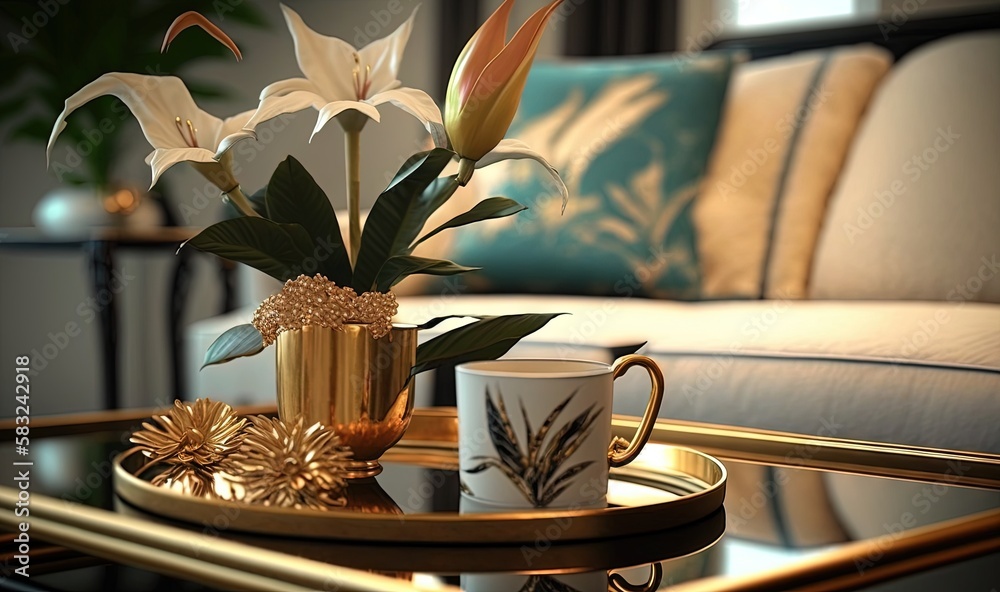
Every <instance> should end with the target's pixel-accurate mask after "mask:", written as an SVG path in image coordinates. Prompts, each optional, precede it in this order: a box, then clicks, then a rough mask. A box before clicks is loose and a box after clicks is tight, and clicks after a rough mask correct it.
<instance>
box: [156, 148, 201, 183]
mask: <svg viewBox="0 0 1000 592" xmlns="http://www.w3.org/2000/svg"><path fill="white" fill-rule="evenodd" d="M179 162H205V163H211V164H215V165H218V163H217V162H216V161H215V154H213V153H212V151H211V150H206V149H205V148H157V149H156V150H153V151H152V152H150V153H149V156H147V157H146V164H148V165H149V166H150V167H151V168H152V169H153V181H152V182H151V183H150V184H149V187H150V188H152V187H153V185H156V182H157V181H158V180H159V179H160V175H162V174H163V173H164V172H165V171H166V170H167V169H169V168H170V167H172V166H174V165H175V164H177V163H179Z"/></svg>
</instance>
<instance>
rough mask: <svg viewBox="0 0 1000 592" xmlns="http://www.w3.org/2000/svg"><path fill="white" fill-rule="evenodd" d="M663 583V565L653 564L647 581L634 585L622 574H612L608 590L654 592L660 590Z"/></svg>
mask: <svg viewBox="0 0 1000 592" xmlns="http://www.w3.org/2000/svg"><path fill="white" fill-rule="evenodd" d="M661 581H663V564H661V563H651V564H650V565H649V579H648V580H647V581H645V582H643V583H641V584H633V583H631V582H629V581H628V580H626V579H625V578H624V577H623V576H622V575H621V574H611V575H610V576H608V590H614V592H653V591H654V590H658V589H659V588H660V582H661Z"/></svg>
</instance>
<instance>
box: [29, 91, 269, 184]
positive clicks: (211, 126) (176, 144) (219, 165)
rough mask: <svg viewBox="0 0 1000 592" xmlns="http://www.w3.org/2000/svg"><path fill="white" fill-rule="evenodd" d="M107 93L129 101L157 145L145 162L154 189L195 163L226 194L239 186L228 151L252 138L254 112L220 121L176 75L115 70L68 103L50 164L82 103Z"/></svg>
mask: <svg viewBox="0 0 1000 592" xmlns="http://www.w3.org/2000/svg"><path fill="white" fill-rule="evenodd" d="M104 95H113V96H116V97H118V98H119V99H121V101H122V102H123V103H125V105H126V106H127V107H128V108H129V110H130V111H131V112H132V114H133V115H135V118H136V119H138V120H139V126H140V127H141V128H142V133H143V134H144V135H145V136H146V140H148V141H149V143H150V145H151V146H152V147H153V152H151V153H150V154H149V156H147V157H146V164H148V165H150V167H151V168H152V172H153V180H152V182H151V183H150V185H149V186H150V187H152V186H153V185H155V184H156V181H157V179H159V178H160V175H162V174H163V172H164V171H166V170H167V169H169V168H170V167H172V166H174V165H175V164H177V163H178V162H190V163H191V165H192V166H194V167H195V169H197V170H198V172H200V173H201V174H203V175H204V176H205V177H206V178H207V179H208V180H209V181H211V182H212V183H214V184H215V185H216V186H217V187H219V189H220V190H222V192H223V193H229V192H231V191H234V190H236V189H237V188H238V186H239V184H238V183H237V181H236V179H235V178H234V177H233V173H232V169H231V163H232V155H231V154H230V153H229V152H228V151H229V149H230V148H231V147H232V146H233V144H235V143H236V142H237V141H239V140H241V139H245V138H248V137H252V136H251V134H250V133H248V132H246V131H242V128H243V126H244V125H245V124H246V122H247V121H249V119H250V116H251V115H252V114H253V113H254V112H253V111H244V112H243V113H240V114H238V115H234V116H233V117H229V118H227V119H219V118H218V117H216V116H214V115H212V114H210V113H206V112H205V111H202V110H201V109H199V108H198V106H197V105H195V102H194V99H192V98H191V93H190V92H188V89H187V87H186V86H184V83H183V82H182V81H181V79H180V78H177V77H174V76H146V75H143V74H129V73H122V72H111V73H108V74H104V75H103V76H101V77H100V78H98V79H97V80H95V81H93V82H91V83H90V84H88V85H86V86H84V87H83V88H81V89H80V90H79V91H77V92H76V93H75V94H73V96H71V97H69V98H68V99H66V104H65V107H64V108H63V111H62V113H60V114H59V118H58V119H56V123H55V126H54V127H53V128H52V134H51V135H50V136H49V143H48V146H47V147H46V149H45V157H46V160H47V161H48V159H49V158H50V156H51V153H52V148H53V147H54V146H55V143H56V139H57V138H58V137H59V134H60V133H62V131H63V130H64V129H65V128H66V118H67V117H68V116H69V115H70V114H71V113H72V112H73V111H75V110H77V109H78V108H80V107H81V106H82V105H84V104H86V103H88V102H89V101H91V100H93V99H95V98H97V97H100V96H104Z"/></svg>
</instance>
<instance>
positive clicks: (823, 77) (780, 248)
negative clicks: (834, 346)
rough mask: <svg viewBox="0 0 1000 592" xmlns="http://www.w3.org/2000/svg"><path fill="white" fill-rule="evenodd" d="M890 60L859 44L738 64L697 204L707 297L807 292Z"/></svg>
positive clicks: (790, 295)
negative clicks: (843, 178)
mask: <svg viewBox="0 0 1000 592" xmlns="http://www.w3.org/2000/svg"><path fill="white" fill-rule="evenodd" d="M891 63H892V56H891V55H890V54H889V53H888V52H887V51H886V50H884V49H882V48H879V47H875V46H871V45H859V46H854V47H844V48H838V49H834V50H826V51H815V52H801V53H796V54H794V55H791V56H782V57H776V58H770V59H764V60H757V61H753V62H749V63H746V64H740V65H738V66H737V67H736V68H735V69H734V70H733V80H732V83H731V84H730V88H729V94H728V96H727V98H726V107H725V110H724V115H723V121H722V127H721V129H720V133H719V140H718V142H717V143H716V146H715V150H714V152H713V154H712V160H711V164H710V166H709V171H708V174H707V175H706V176H705V179H704V181H703V182H702V187H701V193H700V195H699V196H698V200H697V202H696V204H695V208H694V220H695V225H696V228H697V235H698V251H699V257H700V258H701V263H702V278H703V279H702V289H703V294H704V296H705V297H706V298H758V297H761V296H765V297H785V298H802V297H803V296H804V295H805V291H806V281H807V279H808V276H809V264H810V262H811V260H812V255H813V249H814V247H815V244H816V237H817V235H818V234H819V229H820V226H821V222H822V219H823V212H824V209H825V207H826V202H827V198H828V197H829V196H830V193H831V191H832V189H833V187H834V184H835V183H836V181H837V177H838V175H839V174H840V170H841V165H842V164H843V161H844V158H845V155H846V154H847V149H848V147H849V146H850V143H851V138H852V137H853V135H854V131H855V129H856V127H857V124H858V122H859V121H860V119H861V116H862V113H863V112H864V110H865V107H866V106H867V104H868V101H869V97H870V96H871V94H872V92H873V91H874V89H875V88H876V86H877V85H878V83H879V81H880V80H881V79H882V77H883V75H884V74H885V72H886V71H887V70H888V69H889V66H890V64H891Z"/></svg>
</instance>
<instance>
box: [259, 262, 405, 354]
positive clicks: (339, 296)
mask: <svg viewBox="0 0 1000 592" xmlns="http://www.w3.org/2000/svg"><path fill="white" fill-rule="evenodd" d="M398 309H399V305H398V304H397V303H396V296H395V295H393V294H392V293H391V292H388V293H382V292H365V293H364V294H362V295H360V296H358V294H357V292H355V291H354V289H353V288H342V287H340V286H338V285H337V284H335V283H334V282H331V281H330V280H328V279H326V277H325V276H322V275H320V274H316V275H315V276H313V277H309V276H307V275H300V276H299V277H297V278H295V279H294V280H288V281H287V282H285V286H284V287H283V288H282V289H281V291H280V292H278V293H277V294H275V295H273V296H271V297H269V298H268V299H267V300H265V301H264V302H262V303H261V305H260V306H259V307H257V311H256V312H254V314H253V326H254V327H256V328H257V330H258V331H260V334H261V335H263V336H264V345H271V344H272V343H274V341H275V340H276V339H277V338H278V335H279V334H280V333H282V332H283V331H293V330H295V329H301V328H302V327H305V326H306V325H313V326H318V327H327V328H330V329H339V328H340V327H342V326H343V325H344V324H345V323H365V324H368V325H369V330H370V331H371V333H372V336H373V337H374V338H375V339H378V338H380V337H382V336H384V335H386V334H388V333H389V331H391V330H392V317H393V316H394V315H395V314H396V311H397V310H398Z"/></svg>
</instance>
